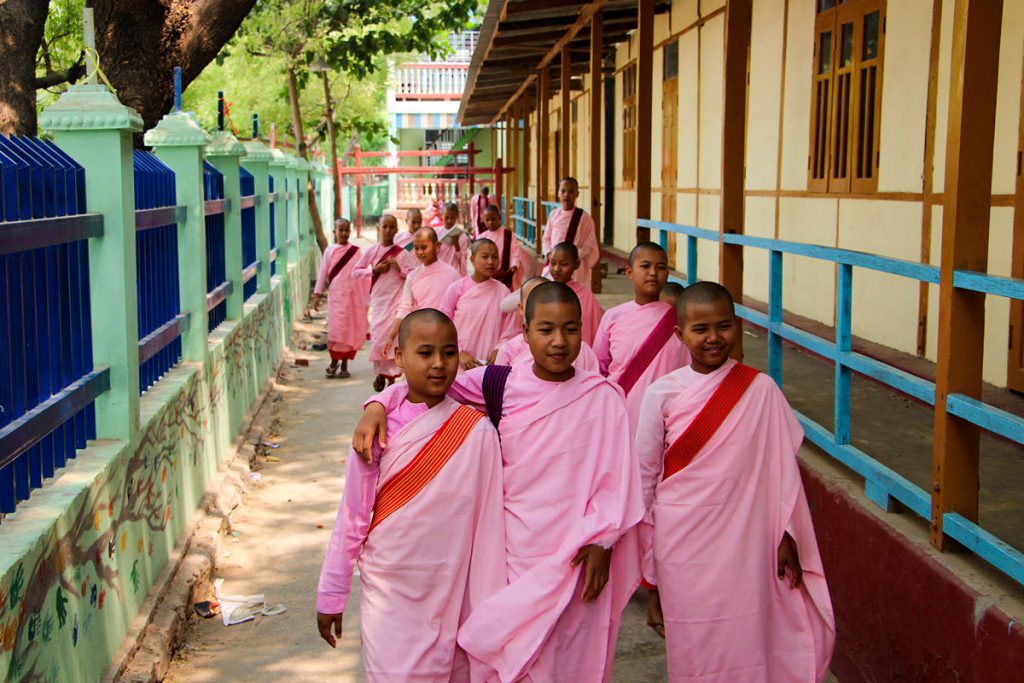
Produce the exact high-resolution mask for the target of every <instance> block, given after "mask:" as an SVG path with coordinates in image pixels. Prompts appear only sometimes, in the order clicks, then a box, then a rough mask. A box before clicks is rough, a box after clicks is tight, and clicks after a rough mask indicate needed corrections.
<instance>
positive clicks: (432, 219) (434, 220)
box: [423, 199, 444, 228]
mask: <svg viewBox="0 0 1024 683" xmlns="http://www.w3.org/2000/svg"><path fill="white" fill-rule="evenodd" d="M442 213H444V206H443V205H442V204H441V200H440V199H429V200H428V201H427V205H426V206H425V207H424V208H423V222H424V224H426V225H429V226H430V227H432V228H440V227H441V226H442V225H443V224H444V219H443V218H442V217H441V214H442Z"/></svg>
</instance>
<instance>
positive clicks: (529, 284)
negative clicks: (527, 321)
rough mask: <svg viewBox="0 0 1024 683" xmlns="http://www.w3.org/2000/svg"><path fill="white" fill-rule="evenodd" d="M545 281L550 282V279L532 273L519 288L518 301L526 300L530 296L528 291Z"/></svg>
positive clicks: (524, 301)
mask: <svg viewBox="0 0 1024 683" xmlns="http://www.w3.org/2000/svg"><path fill="white" fill-rule="evenodd" d="M545 282H550V280H548V279H547V278H546V277H541V276H540V275H534V276H533V277H531V278H530V279H529V280H527V281H526V282H524V283H523V286H522V287H520V288H519V301H520V302H522V303H524V304H525V303H526V300H527V299H528V298H529V296H530V293H531V292H532V291H533V290H534V289H536V287H537V285H540V284H543V283H545Z"/></svg>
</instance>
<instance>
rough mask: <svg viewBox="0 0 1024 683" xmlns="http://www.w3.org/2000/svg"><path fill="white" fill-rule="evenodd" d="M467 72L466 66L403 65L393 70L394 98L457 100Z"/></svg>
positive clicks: (467, 67)
mask: <svg viewBox="0 0 1024 683" xmlns="http://www.w3.org/2000/svg"><path fill="white" fill-rule="evenodd" d="M468 72H469V65H467V64H405V65H403V66H400V67H398V68H397V69H395V98H396V99H399V100H458V99H459V98H461V97H462V91H463V90H464V89H465V87H466V74H467V73H468Z"/></svg>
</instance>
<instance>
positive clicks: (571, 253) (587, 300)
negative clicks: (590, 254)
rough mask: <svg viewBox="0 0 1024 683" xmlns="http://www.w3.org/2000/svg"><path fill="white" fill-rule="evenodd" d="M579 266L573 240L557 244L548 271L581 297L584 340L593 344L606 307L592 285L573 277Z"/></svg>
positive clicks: (549, 258) (550, 258)
mask: <svg viewBox="0 0 1024 683" xmlns="http://www.w3.org/2000/svg"><path fill="white" fill-rule="evenodd" d="M579 267H580V256H579V251H578V250H577V249H576V245H575V244H573V243H572V242H562V243H560V244H557V245H555V248H554V249H552V250H551V253H550V254H548V273H549V276H550V277H551V279H552V280H554V281H555V282H563V283H565V284H567V285H569V286H570V287H572V291H574V292H576V296H578V297H579V298H580V306H582V307H583V341H584V342H586V343H587V344H590V345H591V346H593V344H594V339H595V338H596V337H597V328H598V327H599V326H600V325H601V318H603V317H604V309H603V308H601V304H599V303H597V297H595V296H594V293H593V292H591V291H590V287H584V286H583V285H581V284H580V283H578V282H576V280H574V279H573V274H574V273H575V272H576V271H577V270H579Z"/></svg>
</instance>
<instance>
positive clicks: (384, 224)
mask: <svg viewBox="0 0 1024 683" xmlns="http://www.w3.org/2000/svg"><path fill="white" fill-rule="evenodd" d="M377 233H378V235H379V237H380V243H381V244H383V245H384V246H385V247H390V246H392V245H393V244H394V243H395V235H396V234H398V219H396V218H395V217H394V216H384V217H382V218H381V219H380V223H379V224H378V225H377Z"/></svg>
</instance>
